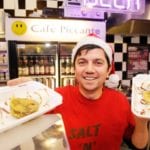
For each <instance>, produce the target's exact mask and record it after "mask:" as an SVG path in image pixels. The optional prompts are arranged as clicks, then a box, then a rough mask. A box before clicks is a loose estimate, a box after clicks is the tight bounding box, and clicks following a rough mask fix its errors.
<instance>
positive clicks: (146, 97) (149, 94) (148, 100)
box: [143, 91, 150, 104]
mask: <svg viewBox="0 0 150 150" xmlns="http://www.w3.org/2000/svg"><path fill="white" fill-rule="evenodd" d="M143 101H144V102H145V104H150V91H144V92H143Z"/></svg>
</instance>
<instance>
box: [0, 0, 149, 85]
mask: <svg viewBox="0 0 150 150" xmlns="http://www.w3.org/2000/svg"><path fill="white" fill-rule="evenodd" d="M0 1H1V2H0V10H1V11H5V12H7V13H9V14H10V15H11V16H12V17H13V16H15V17H20V16H21V17H26V16H28V15H29V14H30V13H32V12H33V10H34V9H35V8H36V9H37V11H38V12H39V13H40V14H42V9H43V8H45V7H48V8H63V0H0ZM106 41H107V42H108V43H109V44H110V45H111V46H112V48H113V49H114V61H115V68H116V73H117V74H118V75H119V76H120V79H121V80H122V82H123V84H126V85H129V86H130V84H131V81H130V80H129V79H127V47H128V44H132V43H134V44H142V45H147V44H149V45H150V36H122V35H107V36H106ZM148 65H149V68H150V53H149V62H148ZM149 73H150V69H149Z"/></svg>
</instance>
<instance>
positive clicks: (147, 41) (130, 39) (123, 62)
mask: <svg viewBox="0 0 150 150" xmlns="http://www.w3.org/2000/svg"><path fill="white" fill-rule="evenodd" d="M106 41H107V42H108V43H109V44H110V45H111V46H112V47H113V48H114V62H115V69H116V73H117V74H118V75H119V76H120V79H121V80H122V83H123V84H125V85H127V86H130V85H131V80H130V79H128V78H127V59H128V56H127V49H128V45H129V44H139V45H150V37H148V36H138V35H137V36H122V35H108V34H107V36H106ZM148 69H149V73H150V49H149V61H148Z"/></svg>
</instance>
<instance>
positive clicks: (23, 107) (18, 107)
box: [10, 98, 39, 118]
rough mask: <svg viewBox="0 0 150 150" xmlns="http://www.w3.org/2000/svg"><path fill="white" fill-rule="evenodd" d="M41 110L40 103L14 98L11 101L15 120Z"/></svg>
mask: <svg viewBox="0 0 150 150" xmlns="http://www.w3.org/2000/svg"><path fill="white" fill-rule="evenodd" d="M38 109H39V103H38V102H37V101H35V100H32V99H29V98H12V99H11V101H10V113H11V115H12V116H14V117H15V118H22V117H24V116H27V115H29V114H32V113H34V112H36V111H38Z"/></svg>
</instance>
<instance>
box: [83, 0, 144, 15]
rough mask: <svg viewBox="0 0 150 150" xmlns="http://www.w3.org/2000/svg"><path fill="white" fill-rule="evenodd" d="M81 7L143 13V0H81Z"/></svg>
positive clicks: (115, 11)
mask: <svg viewBox="0 0 150 150" xmlns="http://www.w3.org/2000/svg"><path fill="white" fill-rule="evenodd" d="M81 7H82V8H92V9H94V8H99V9H100V10H101V11H104V12H114V13H136V14H141V13H144V10H145V0H82V2H81Z"/></svg>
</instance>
